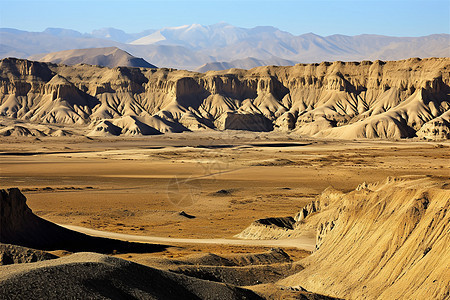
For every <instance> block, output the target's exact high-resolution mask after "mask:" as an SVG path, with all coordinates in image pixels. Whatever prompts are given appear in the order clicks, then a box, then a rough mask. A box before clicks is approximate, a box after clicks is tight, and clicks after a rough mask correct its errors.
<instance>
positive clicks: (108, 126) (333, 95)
mask: <svg viewBox="0 0 450 300" xmlns="http://www.w3.org/2000/svg"><path fill="white" fill-rule="evenodd" d="M449 74H450V58H429V59H418V58H416V59H408V60H402V61H389V62H383V61H375V62H369V61H363V62H339V61H338V62H333V63H328V62H323V63H320V64H298V65H295V66H292V67H273V66H272V67H258V68H255V69H251V70H238V69H230V70H226V71H210V72H207V73H204V74H202V73H196V72H189V71H182V70H173V69H145V68H126V67H118V68H113V69H110V68H106V67H98V66H88V65H75V66H65V65H56V64H51V63H40V62H34V61H27V60H19V59H13V58H8V59H3V60H1V61H0V116H3V117H7V118H13V119H18V120H21V121H27V122H28V121H29V122H32V123H33V124H36V123H38V124H42V123H43V124H75V126H79V127H80V128H85V134H90V135H94V136H104V135H121V134H123V135H148V134H160V133H165V132H182V131H188V130H192V131H197V130H214V129H216V130H224V129H233V130H251V131H270V130H282V131H293V132H295V133H297V134H298V135H301V136H317V137H333V138H344V139H353V138H410V137H415V136H419V137H420V138H426V139H446V138H449V136H450V130H449V114H448V111H449V109H450V75H449ZM23 126H25V125H23ZM25 127H26V126H25ZM27 129H28V131H27V130H24V129H20V128H16V127H14V126H13V127H11V126H10V128H6V126H3V128H0V133H2V132H3V134H4V135H14V134H17V135H33V134H34V133H36V131H33V128H27ZM41 133H42V130H41ZM44 135H45V133H44Z"/></svg>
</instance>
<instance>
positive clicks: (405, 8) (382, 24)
mask: <svg viewBox="0 0 450 300" xmlns="http://www.w3.org/2000/svg"><path fill="white" fill-rule="evenodd" d="M0 5H1V6H0V27H11V28H17V29H22V30H28V31H42V30H44V29H45V28H47V27H61V28H70V29H75V30H78V31H81V32H91V31H92V30H93V29H98V28H103V27H114V28H118V29H122V30H124V31H126V32H140V31H142V30H144V29H156V28H161V27H168V26H180V25H184V24H193V23H198V24H202V25H210V24H214V23H218V22H221V21H223V22H227V23H230V24H232V25H235V26H239V27H255V26H259V25H270V26H274V27H278V28H280V29H282V30H285V31H288V32H291V33H293V34H296V35H299V34H302V33H307V32H314V33H316V34H319V35H331V34H335V33H340V34H347V35H356V34H361V33H372V34H383V35H394V36H421V35H428V34H432V33H450V0H444V1H419V0H391V1H366V0H359V1H354V0H348V1H322V0H315V1H311V0H309V1H302V0H297V1H294V0H290V1H284V0H279V1H274V0H272V1H269V0H258V1H256V0H247V1H246V0H240V1H235V0H209V1H174V0H166V1H153V0H148V1H144V0H140V1H118V0H108V1H107V0H82V1H73V0H58V1H45V0H44V1H40V0H39V1H37V0H35V1H30V0H29V1H21V0H14V1H6V0H0Z"/></svg>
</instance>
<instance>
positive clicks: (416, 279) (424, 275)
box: [280, 178, 450, 299]
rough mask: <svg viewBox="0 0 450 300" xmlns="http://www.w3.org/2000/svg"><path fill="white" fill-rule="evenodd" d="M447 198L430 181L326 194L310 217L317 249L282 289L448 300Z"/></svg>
mask: <svg viewBox="0 0 450 300" xmlns="http://www.w3.org/2000/svg"><path fill="white" fill-rule="evenodd" d="M449 197H450V191H449V190H448V189H447V185H446V183H445V182H444V183H443V182H438V181H437V182H434V181H433V180H430V179H429V178H422V179H414V180H411V179H410V180H406V179H400V178H388V179H387V180H386V181H384V182H379V183H374V184H362V185H360V186H359V187H358V188H357V189H356V190H355V191H352V192H349V193H342V192H338V191H333V190H328V191H325V192H324V193H323V194H322V195H321V196H320V197H319V200H320V211H319V212H317V213H316V214H313V215H312V216H311V217H309V216H307V217H306V220H307V222H310V221H311V222H313V223H314V224H315V226H316V227H317V243H316V248H317V249H318V250H317V251H315V252H314V253H313V254H312V255H311V256H309V257H308V258H306V259H305V260H303V261H302V263H303V264H304V266H305V269H304V270H303V271H301V272H299V273H297V274H296V275H293V276H291V277H288V278H286V279H283V280H282V281H281V282H280V284H284V285H301V286H302V287H304V288H306V289H308V290H314V291H315V292H323V293H327V294H331V295H334V296H337V297H342V298H345V299H425V298H430V299H447V298H448V296H449V293H450V289H449V286H450V285H449V284H450V282H449V281H450V278H449V276H448V275H447V274H448V268H449V263H448V261H449V259H450V258H449V255H450V252H449V251H448V243H449V239H450V234H449V233H450V231H449V225H450V222H449V221H450V215H449V212H450V211H449V205H450V202H449ZM309 218H312V219H311V220H308V219H309Z"/></svg>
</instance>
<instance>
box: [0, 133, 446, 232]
mask: <svg viewBox="0 0 450 300" xmlns="http://www.w3.org/2000/svg"><path fill="white" fill-rule="evenodd" d="M449 147H450V143H449V142H441V143H436V142H418V141H384V140H358V141H339V140H335V141H333V140H305V139H302V140H297V139H295V137H293V136H291V135H284V134H276V133H248V132H247V133H244V132H239V131H230V132H208V133H182V134H166V135H163V136H151V137H146V138H128V139H125V138H114V139H106V138H96V139H85V138H41V139H36V140H31V139H30V138H14V137H7V138H2V139H1V141H0V185H1V187H2V188H8V187H19V188H20V189H21V190H22V191H23V193H24V194H25V195H26V197H27V199H28V205H29V206H30V207H31V208H32V210H33V212H34V213H36V214H37V215H39V216H41V217H43V218H45V219H48V220H50V221H52V222H55V223H59V224H67V225H74V226H82V227H87V228H92V229H97V230H105V231H111V232H117V233H127V234H136V235H147V236H160V237H175V238H232V237H233V236H234V235H236V234H238V233H239V232H241V231H242V230H243V229H244V228H246V227H247V226H248V225H249V224H250V223H251V222H252V221H253V220H255V219H260V218H267V217H273V216H280V217H283V216H289V215H293V214H295V213H296V212H297V211H298V210H299V209H300V208H302V207H303V206H304V205H305V204H307V203H308V202H310V201H311V200H312V199H314V197H316V195H318V194H320V193H321V192H322V191H323V190H324V189H325V188H327V187H328V186H332V187H334V188H336V189H339V190H343V191H350V190H353V189H354V188H355V187H356V186H357V185H358V184H360V183H361V182H364V181H366V182H374V181H378V180H383V179H385V178H386V177H387V176H404V175H414V176H416V175H425V176H430V177H436V178H442V179H443V180H448V177H449V176H450V171H449V164H448V162H449V158H450V152H449ZM182 211H184V212H185V213H186V214H187V215H188V216H184V215H182V214H180V213H181V212H182ZM189 216H194V217H195V218H189ZM313 234H315V233H311V235H313Z"/></svg>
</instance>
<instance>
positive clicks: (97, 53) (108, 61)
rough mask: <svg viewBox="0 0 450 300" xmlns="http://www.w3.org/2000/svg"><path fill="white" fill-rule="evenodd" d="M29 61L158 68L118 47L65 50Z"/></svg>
mask: <svg viewBox="0 0 450 300" xmlns="http://www.w3.org/2000/svg"><path fill="white" fill-rule="evenodd" d="M29 59H31V60H37V61H42V62H52V63H56V64H64V65H69V66H71V65H76V64H88V65H97V66H103V67H109V68H115V67H137V68H156V66H154V65H152V64H150V63H148V62H146V61H145V60H144V59H142V58H138V57H134V56H132V55H130V54H129V53H127V52H125V51H123V50H121V49H119V48H117V47H108V48H88V49H74V50H65V51H59V52H53V53H48V54H45V55H44V54H41V55H33V56H31V57H30V58H29Z"/></svg>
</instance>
